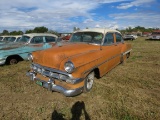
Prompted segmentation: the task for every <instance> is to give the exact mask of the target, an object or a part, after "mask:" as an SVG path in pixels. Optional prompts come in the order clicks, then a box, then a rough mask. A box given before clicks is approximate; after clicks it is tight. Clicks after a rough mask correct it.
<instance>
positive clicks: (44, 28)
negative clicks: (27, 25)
mask: <svg viewBox="0 0 160 120" xmlns="http://www.w3.org/2000/svg"><path fill="white" fill-rule="evenodd" d="M33 31H34V32H36V33H45V32H47V31H48V28H46V27H44V26H42V27H35V28H34V30H33Z"/></svg>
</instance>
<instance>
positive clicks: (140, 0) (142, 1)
mask: <svg viewBox="0 0 160 120" xmlns="http://www.w3.org/2000/svg"><path fill="white" fill-rule="evenodd" d="M154 1H155V0H134V1H132V2H127V3H121V4H120V5H119V6H117V8H118V9H128V8H130V7H133V6H136V7H138V6H141V5H145V4H149V3H153V2H154Z"/></svg>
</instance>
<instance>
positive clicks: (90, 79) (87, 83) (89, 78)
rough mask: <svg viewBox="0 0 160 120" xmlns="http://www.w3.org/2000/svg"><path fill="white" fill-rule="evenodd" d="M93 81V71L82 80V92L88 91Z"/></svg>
mask: <svg viewBox="0 0 160 120" xmlns="http://www.w3.org/2000/svg"><path fill="white" fill-rule="evenodd" d="M93 83H94V72H90V73H89V74H88V75H87V77H86V78H85V81H84V89H83V92H89V91H90V90H91V89H92V86H93Z"/></svg>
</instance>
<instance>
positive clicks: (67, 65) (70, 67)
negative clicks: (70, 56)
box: [64, 61, 74, 73]
mask: <svg viewBox="0 0 160 120" xmlns="http://www.w3.org/2000/svg"><path fill="white" fill-rule="evenodd" d="M64 69H65V70H66V71H67V72H68V73H72V72H73V71H74V64H73V63H72V62H71V61H68V62H66V63H65V65H64Z"/></svg>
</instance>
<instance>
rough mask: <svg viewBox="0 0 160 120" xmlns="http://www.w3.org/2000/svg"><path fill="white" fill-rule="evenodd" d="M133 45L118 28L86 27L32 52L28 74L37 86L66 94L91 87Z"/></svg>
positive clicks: (83, 90)
mask: <svg viewBox="0 0 160 120" xmlns="http://www.w3.org/2000/svg"><path fill="white" fill-rule="evenodd" d="M131 50H132V49H131V45H130V44H127V43H125V42H124V40H123V38H122V35H121V33H120V32H119V31H117V30H109V29H100V28H95V29H85V30H81V31H77V32H74V33H73V34H72V36H71V38H70V41H69V42H66V43H63V44H61V45H60V46H54V47H52V48H49V49H47V50H42V51H37V52H33V53H32V54H29V56H28V59H29V60H30V61H32V64H31V69H30V70H29V71H28V72H27V76H29V77H30V78H31V80H32V81H35V82H36V83H37V84H38V85H40V86H43V87H44V88H47V89H49V90H51V91H57V92H60V93H62V94H64V95H65V96H75V95H78V94H80V93H81V92H88V91H90V90H91V88H92V86H93V83H94V77H98V78H99V77H102V76H103V75H105V74H106V73H107V72H108V71H110V70H111V69H112V68H114V67H115V66H116V65H118V64H119V63H122V62H124V60H125V59H126V58H128V57H129V56H130V52H131Z"/></svg>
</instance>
